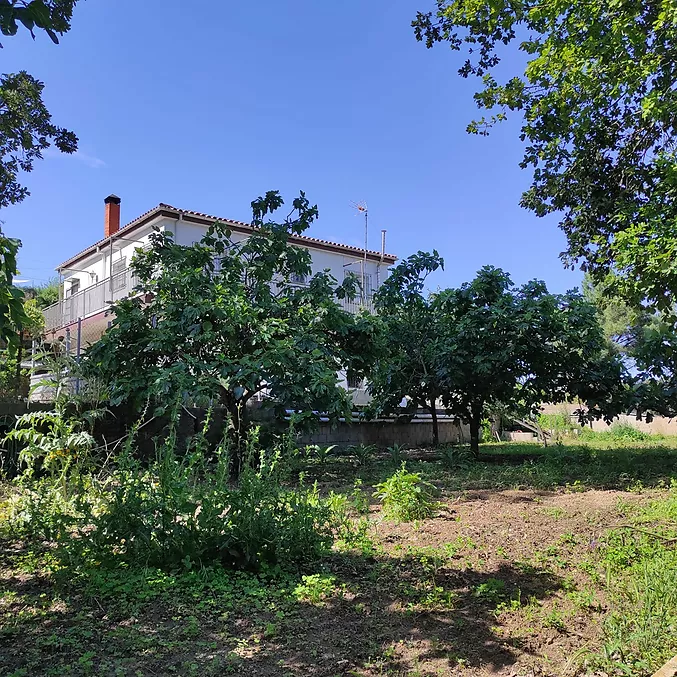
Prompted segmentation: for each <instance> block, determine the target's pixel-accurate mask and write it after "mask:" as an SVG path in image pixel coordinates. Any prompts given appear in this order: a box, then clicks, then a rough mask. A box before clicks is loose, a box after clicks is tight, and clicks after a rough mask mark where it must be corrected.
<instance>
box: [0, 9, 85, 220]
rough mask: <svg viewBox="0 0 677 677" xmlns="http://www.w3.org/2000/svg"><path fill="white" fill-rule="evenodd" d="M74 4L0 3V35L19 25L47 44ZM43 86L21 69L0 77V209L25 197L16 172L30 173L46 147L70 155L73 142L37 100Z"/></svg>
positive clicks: (61, 31) (61, 28)
mask: <svg viewBox="0 0 677 677" xmlns="http://www.w3.org/2000/svg"><path fill="white" fill-rule="evenodd" d="M76 2H77V0H30V1H25V0H0V31H1V32H2V34H3V35H6V36H13V35H16V33H17V32H18V30H19V27H20V26H23V27H24V28H26V29H27V30H28V31H30V33H31V35H32V36H33V37H34V38H35V31H37V30H44V31H45V32H46V33H47V35H49V37H50V38H51V40H52V41H53V42H55V43H58V42H59V38H58V36H59V35H63V34H64V33H65V32H66V31H68V30H69V29H70V22H71V18H72V15H73V7H74V6H75V3H76ZM44 87H45V86H44V84H43V83H42V82H40V81H39V80H37V79H36V78H34V77H33V76H32V75H30V74H29V73H27V72H26V71H19V72H18V73H4V74H3V75H1V76H0V208H2V207H7V206H8V205H12V204H17V203H18V202H21V201H22V200H24V199H25V198H26V197H27V196H28V195H29V194H30V193H29V191H28V189H27V188H26V187H25V186H23V185H21V183H20V180H19V175H20V172H30V171H32V169H33V163H34V162H35V160H39V159H41V158H42V153H43V151H45V150H46V149H47V148H49V147H50V146H55V147H56V148H58V149H59V150H60V151H61V152H62V153H74V152H75V151H76V150H77V148H78V139H77V136H75V134H74V133H73V132H70V131H68V130H67V129H64V128H63V127H59V126H57V125H55V124H54V123H53V122H52V116H51V115H50V113H49V111H48V110H47V107H46V106H45V104H44V102H43V100H42V92H43V90H44Z"/></svg>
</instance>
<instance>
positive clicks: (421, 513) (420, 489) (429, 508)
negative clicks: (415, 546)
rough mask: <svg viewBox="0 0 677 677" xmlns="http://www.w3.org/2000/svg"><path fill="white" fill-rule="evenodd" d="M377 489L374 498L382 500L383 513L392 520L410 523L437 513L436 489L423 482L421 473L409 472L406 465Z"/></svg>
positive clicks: (378, 485) (377, 486)
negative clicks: (434, 494)
mask: <svg viewBox="0 0 677 677" xmlns="http://www.w3.org/2000/svg"><path fill="white" fill-rule="evenodd" d="M375 488H376V491H375V492H374V496H375V497H376V498H378V499H380V500H381V502H382V503H383V513H384V515H385V516H386V517H388V518H390V519H394V520H397V521H401V522H410V521H411V520H417V519H425V518H426V517H431V516H432V515H433V513H434V512H435V508H436V503H435V501H434V500H433V498H432V494H433V491H434V487H433V486H432V485H431V484H429V483H428V482H424V481H422V480H421V475H420V474H419V473H413V472H408V471H407V469H406V465H405V464H404V463H402V466H401V467H400V469H399V470H398V471H397V472H396V473H395V474H394V475H392V476H391V477H389V478H388V479H387V480H386V481H385V482H381V483H380V484H377V485H376V487H375Z"/></svg>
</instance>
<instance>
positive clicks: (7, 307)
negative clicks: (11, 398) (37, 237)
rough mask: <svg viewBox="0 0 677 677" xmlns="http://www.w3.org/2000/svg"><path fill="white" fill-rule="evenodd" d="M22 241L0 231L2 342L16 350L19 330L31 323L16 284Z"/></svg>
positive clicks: (0, 334) (0, 315)
mask: <svg viewBox="0 0 677 677" xmlns="http://www.w3.org/2000/svg"><path fill="white" fill-rule="evenodd" d="M20 247H21V242H20V241H19V240H17V239H15V238H10V237H5V236H4V235H3V234H2V231H0V342H2V343H5V344H6V345H8V346H9V348H10V350H14V349H16V348H17V347H18V345H19V331H21V329H22V327H23V326H24V325H26V324H27V323H29V318H28V317H27V315H26V312H25V309H24V304H23V292H22V291H21V290H20V289H19V288H18V287H15V286H14V276H15V275H16V274H17V268H16V257H17V253H18V251H19V248H20Z"/></svg>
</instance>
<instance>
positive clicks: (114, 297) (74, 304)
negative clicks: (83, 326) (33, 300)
mask: <svg viewBox="0 0 677 677" xmlns="http://www.w3.org/2000/svg"><path fill="white" fill-rule="evenodd" d="M137 284H138V279H137V277H136V275H134V273H133V272H132V271H131V270H130V269H129V268H126V269H125V270H122V271H120V272H119V273H116V274H115V275H113V277H112V279H111V278H110V277H107V278H106V279H105V280H101V282H97V283H96V284H93V285H91V286H89V287H87V288H86V289H83V290H82V291H79V292H77V293H75V294H73V295H72V296H69V297H68V298H65V299H62V300H61V301H59V302H58V303H54V304H53V305H51V306H48V307H47V308H45V309H44V311H43V314H44V316H45V331H46V332H49V331H53V330H56V329H61V328H62V327H65V326H67V325H69V324H73V323H74V322H77V321H78V319H81V318H85V317H89V316H90V315H96V314H97V313H100V312H102V311H103V310H106V309H107V308H108V306H109V305H110V304H111V302H112V301H119V300H120V299H123V298H125V297H126V296H129V295H130V294H131V293H132V292H133V290H134V287H135V286H136V285H137Z"/></svg>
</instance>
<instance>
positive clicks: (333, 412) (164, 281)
mask: <svg viewBox="0 0 677 677" xmlns="http://www.w3.org/2000/svg"><path fill="white" fill-rule="evenodd" d="M282 204H283V200H282V198H281V197H280V195H279V193H277V192H273V191H271V192H268V193H267V194H266V195H265V197H262V198H259V199H257V200H255V201H254V202H253V203H252V209H253V225H254V231H253V233H252V234H251V235H249V236H248V237H246V238H244V239H239V238H235V237H233V236H232V234H231V232H230V231H229V230H228V228H227V227H226V226H225V225H223V224H216V225H214V226H213V227H212V228H210V230H209V231H208V233H207V234H206V235H205V237H203V239H202V240H201V241H200V242H198V243H196V244H194V245H192V246H189V247H186V246H181V245H178V244H176V243H175V242H174V241H173V237H172V235H171V233H167V232H155V233H154V234H153V235H152V236H151V244H152V247H151V248H149V249H148V250H147V251H143V252H138V253H137V255H136V257H135V258H134V260H133V262H132V268H133V270H134V271H135V273H136V275H137V276H138V277H139V279H140V281H141V282H140V288H139V290H140V291H142V292H144V294H143V295H142V296H139V297H136V298H129V299H125V300H123V301H120V302H119V303H117V304H116V305H115V307H114V312H115V316H116V318H115V320H114V322H113V326H112V328H111V329H110V330H109V331H108V332H107V333H106V334H105V335H104V337H103V338H102V339H101V340H100V341H99V342H98V343H97V344H95V345H94V346H93V347H92V348H91V349H90V350H89V352H88V354H87V357H86V360H85V367H86V370H88V371H89V373H92V374H94V375H97V376H100V377H102V379H103V380H104V381H105V382H108V383H110V387H111V392H110V396H111V400H112V401H113V403H119V402H121V401H123V400H125V401H130V402H133V403H136V404H137V405H138V406H143V405H144V403H145V402H146V401H147V400H148V399H150V400H151V401H153V402H154V403H155V404H156V406H157V407H158V409H159V410H160V411H162V410H164V408H166V406H167V405H168V404H170V403H171V401H172V400H173V399H175V398H176V396H177V394H178V395H179V396H181V394H185V396H186V397H190V398H191V399H193V400H194V401H205V400H212V401H214V400H216V401H219V402H220V403H221V404H222V405H224V406H225V407H227V409H228V410H229V411H230V413H231V416H232V418H233V421H234V424H235V425H236V426H238V427H239V425H240V423H241V422H242V421H243V418H244V416H245V414H246V404H247V402H248V401H249V400H251V398H252V397H254V396H255V395H256V394H257V393H262V394H264V395H265V402H266V403H267V404H268V405H269V406H271V407H274V409H275V410H276V412H277V413H278V414H280V415H282V414H284V412H285V411H286V410H289V409H291V410H296V411H298V412H301V413H300V416H301V417H302V418H303V417H305V418H307V419H308V418H314V417H316V416H317V414H318V412H322V413H324V414H326V415H327V416H329V417H330V418H331V419H336V418H338V417H340V416H348V417H349V416H350V409H351V407H350V403H349V400H348V397H347V393H346V391H345V390H343V389H342V388H341V387H340V386H339V380H338V372H339V371H340V370H343V369H346V368H349V369H351V370H352V371H353V372H355V373H357V374H361V373H363V372H364V371H365V369H366V368H367V366H368V364H369V360H370V344H371V337H372V334H373V332H374V324H373V322H372V321H371V320H370V319H369V318H368V317H366V316H365V317H353V316H352V315H349V314H348V313H346V312H345V311H344V310H343V309H342V308H341V306H340V305H339V303H338V301H339V300H340V299H342V298H345V297H347V296H352V295H354V294H355V290H356V280H355V278H354V277H349V278H347V279H346V280H344V281H343V282H342V283H341V284H337V282H336V280H335V279H334V278H332V277H331V275H329V274H328V273H327V272H317V273H315V274H314V275H312V276H311V272H312V271H311V256H310V252H309V251H308V250H307V249H304V248H300V247H295V246H292V245H291V244H290V243H289V237H290V236H292V235H297V234H300V233H302V232H303V231H305V230H306V229H307V228H308V227H309V226H310V224H311V223H312V222H313V221H314V220H315V218H316V216H317V207H314V206H311V205H310V204H309V202H308V200H307V199H306V197H305V195H304V194H303V193H301V195H300V197H298V198H296V199H295V200H294V202H293V208H292V212H291V213H290V214H289V216H287V217H286V218H285V219H284V220H283V221H281V222H279V223H276V222H273V221H270V220H267V216H268V215H270V214H272V213H273V212H275V211H276V210H277V209H278V208H279V207H281V206H282ZM299 278H304V279H307V280H308V281H307V283H306V284H298V283H297V281H298V279H299ZM313 412H315V413H313Z"/></svg>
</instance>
